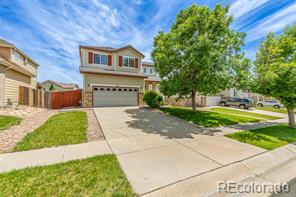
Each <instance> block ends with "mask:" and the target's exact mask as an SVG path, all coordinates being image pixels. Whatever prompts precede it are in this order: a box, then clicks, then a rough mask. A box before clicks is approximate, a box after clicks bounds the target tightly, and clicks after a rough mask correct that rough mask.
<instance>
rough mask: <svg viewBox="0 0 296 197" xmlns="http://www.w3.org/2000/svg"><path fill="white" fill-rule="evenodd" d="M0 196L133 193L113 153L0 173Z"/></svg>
mask: <svg viewBox="0 0 296 197" xmlns="http://www.w3.org/2000/svg"><path fill="white" fill-rule="evenodd" d="M0 196H44V197H45V196H136V195H135V194H134V193H133V191H132V188H131V186H130V184H129V182H128V180H127V178H126V177H125V175H124V173H123V171H122V170H121V168H120V166H119V164H118V161H117V159H116V157H115V156H114V155H103V156H96V157H92V158H88V159H84V160H76V161H70V162H67V163H61V164H55V165H50V166H44V167H33V168H26V169H22V170H16V171H12V172H8V173H2V174H0Z"/></svg>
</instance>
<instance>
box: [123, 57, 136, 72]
mask: <svg viewBox="0 0 296 197" xmlns="http://www.w3.org/2000/svg"><path fill="white" fill-rule="evenodd" d="M124 57H125V58H128V62H129V58H133V59H134V67H129V66H125V65H124V63H123V58H124ZM136 58H137V57H132V56H126V55H122V67H124V68H130V69H137V68H136ZM127 64H129V63H127ZM138 64H139V58H138ZM138 67H139V65H138Z"/></svg>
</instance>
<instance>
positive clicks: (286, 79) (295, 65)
mask: <svg viewBox="0 0 296 197" xmlns="http://www.w3.org/2000/svg"><path fill="white" fill-rule="evenodd" d="M254 65H255V77H254V84H253V91H254V92H257V93H259V94H263V95H266V96H271V97H274V98H277V99H278V100H279V101H280V102H282V103H283V105H284V106H285V107H286V108H287V110H288V116H289V126H290V127H294V128H295V127H296V125H295V116H294V109H295V107H296V25H294V26H290V27H288V28H286V29H285V31H284V32H283V33H282V34H281V35H276V34H274V33H270V34H269V35H268V36H267V38H266V39H265V40H264V41H263V42H262V43H261V45H260V47H259V49H258V51H257V54H256V60H255V63H254Z"/></svg>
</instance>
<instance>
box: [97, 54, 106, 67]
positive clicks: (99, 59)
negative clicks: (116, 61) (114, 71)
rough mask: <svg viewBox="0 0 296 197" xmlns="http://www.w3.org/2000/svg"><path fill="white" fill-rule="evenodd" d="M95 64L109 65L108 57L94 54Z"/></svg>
mask: <svg viewBox="0 0 296 197" xmlns="http://www.w3.org/2000/svg"><path fill="white" fill-rule="evenodd" d="M94 64H102V65H108V56H107V55H103V54H98V53H94Z"/></svg>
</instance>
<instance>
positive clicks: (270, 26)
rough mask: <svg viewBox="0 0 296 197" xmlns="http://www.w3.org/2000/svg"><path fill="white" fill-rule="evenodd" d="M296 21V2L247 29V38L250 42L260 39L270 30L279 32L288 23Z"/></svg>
mask: <svg viewBox="0 0 296 197" xmlns="http://www.w3.org/2000/svg"><path fill="white" fill-rule="evenodd" d="M295 22H296V3H294V4H292V5H290V6H288V7H287V8H285V9H283V10H280V11H278V12H276V13H275V14H274V15H271V16H269V17H267V18H266V19H265V20H264V21H263V22H261V23H259V24H257V25H256V27H254V28H252V29H250V30H249V31H247V38H246V39H247V41H248V42H251V41H254V40H257V39H260V38H262V37H265V36H266V35H267V34H268V33H269V32H279V31H281V30H283V29H284V28H285V27H286V26H287V25H291V24H293V23H295Z"/></svg>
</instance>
